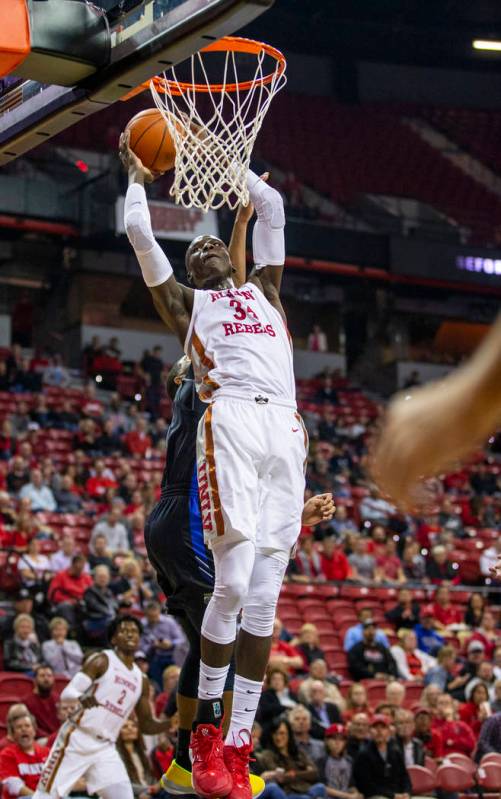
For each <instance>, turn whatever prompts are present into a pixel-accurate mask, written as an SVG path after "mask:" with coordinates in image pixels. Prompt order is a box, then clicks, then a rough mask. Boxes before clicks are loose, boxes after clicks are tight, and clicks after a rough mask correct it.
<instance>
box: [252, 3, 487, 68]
mask: <svg viewBox="0 0 501 799" xmlns="http://www.w3.org/2000/svg"><path fill="white" fill-rule="evenodd" d="M245 34H246V35H249V36H253V37H257V38H259V37H261V38H263V39H266V38H267V39H268V40H270V41H272V42H273V43H274V44H275V45H277V46H278V47H283V48H284V49H285V50H288V51H291V50H292V51H296V52H307V53H318V54H324V55H331V56H333V57H334V58H336V59H344V58H351V59H356V60H376V61H384V62H386V63H388V62H395V63H406V64H409V63H414V64H427V65H430V64H431V65H437V66H456V67H457V66H466V67H474V68H479V67H481V68H486V69H495V70H499V69H501V56H500V55H499V54H496V55H494V56H492V55H486V54H485V53H483V54H479V53H477V52H475V51H473V49H472V40H473V39H474V38H499V39H501V2H499V0H376V1H375V0H316V2H313V3H305V2H304V0H276V3H275V5H274V7H273V8H272V9H271V10H270V11H268V12H267V13H266V14H264V15H263V16H262V17H260V18H259V19H258V20H257V21H256V22H254V23H253V24H252V25H250V26H248V27H247V28H246V29H245Z"/></svg>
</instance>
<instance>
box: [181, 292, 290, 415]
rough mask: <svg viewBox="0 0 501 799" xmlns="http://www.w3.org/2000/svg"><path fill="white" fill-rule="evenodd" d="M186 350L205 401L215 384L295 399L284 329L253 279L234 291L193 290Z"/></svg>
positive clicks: (288, 347)
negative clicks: (193, 295) (252, 281)
mask: <svg viewBox="0 0 501 799" xmlns="http://www.w3.org/2000/svg"><path fill="white" fill-rule="evenodd" d="M185 352H186V354H187V355H188V356H189V357H190V358H191V360H192V363H193V370H194V373H195V381H196V384H197V390H198V392H199V396H200V399H201V400H203V401H204V402H209V401H210V400H211V398H212V397H213V395H214V393H215V392H216V391H217V390H218V389H220V388H221V389H223V388H224V389H231V390H233V391H238V392H239V393H241V394H245V395H249V396H254V395H259V394H262V395H264V396H270V397H280V398H282V399H286V400H294V399H295V392H296V389H295V382H294V367H293V361H292V342H291V339H290V335H289V332H288V330H287V327H286V325H285V322H284V320H283V319H282V317H281V316H280V314H279V312H278V311H277V310H276V308H274V307H273V306H272V305H271V304H270V303H269V302H268V300H267V299H266V297H265V296H264V294H263V293H262V292H261V291H260V290H259V289H258V288H257V287H256V286H254V285H253V284H252V283H245V284H244V285H243V286H241V287H240V288H239V289H236V288H229V289H221V290H220V291H204V290H200V289H197V290H196V291H195V297H194V302H193V313H192V317H191V324H190V327H189V330H188V335H187V337H186V344H185Z"/></svg>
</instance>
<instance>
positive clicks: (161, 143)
mask: <svg viewBox="0 0 501 799" xmlns="http://www.w3.org/2000/svg"><path fill="white" fill-rule="evenodd" d="M126 130H127V131H130V148H131V150H132V151H133V152H134V153H135V154H136V155H137V156H138V158H140V159H141V161H142V162H143V164H144V166H145V167H147V169H151V170H153V171H154V172H167V171H168V170H169V169H172V168H173V167H174V162H175V160H176V148H175V145H174V141H173V139H172V136H171V135H170V133H169V129H168V127H167V123H166V121H165V119H164V117H163V116H162V114H161V112H160V111H159V110H158V108H147V109H146V111H140V112H139V114H136V116H135V117H132V119H131V120H130V122H129V124H128V125H127V127H126Z"/></svg>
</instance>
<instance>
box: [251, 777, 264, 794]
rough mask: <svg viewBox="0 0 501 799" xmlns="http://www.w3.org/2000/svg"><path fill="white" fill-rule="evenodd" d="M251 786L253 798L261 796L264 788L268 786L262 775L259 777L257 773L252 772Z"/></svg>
mask: <svg viewBox="0 0 501 799" xmlns="http://www.w3.org/2000/svg"><path fill="white" fill-rule="evenodd" d="M249 777H250V786H251V791H252V799H257V797H258V796H261V794H262V793H263V791H264V789H265V788H266V783H265V781H264V780H263V778H262V777H258V776H257V775H256V774H250V775H249Z"/></svg>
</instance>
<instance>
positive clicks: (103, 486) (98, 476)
mask: <svg viewBox="0 0 501 799" xmlns="http://www.w3.org/2000/svg"><path fill="white" fill-rule="evenodd" d="M108 488H118V483H117V482H116V480H115V478H114V477H113V474H112V472H111V470H110V469H107V468H106V466H105V463H104V461H103V460H101V458H98V459H97V460H96V461H95V463H94V468H93V469H91V474H90V477H89V479H88V480H87V482H86V484H85V490H86V491H87V494H88V495H89V497H91V498H92V499H95V498H96V497H102V496H104V495H105V493H106V490H107V489H108Z"/></svg>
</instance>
